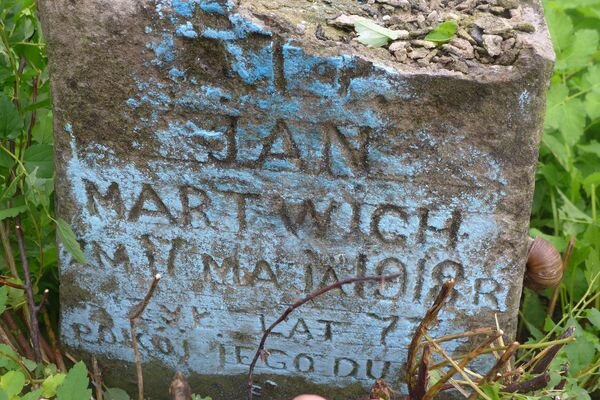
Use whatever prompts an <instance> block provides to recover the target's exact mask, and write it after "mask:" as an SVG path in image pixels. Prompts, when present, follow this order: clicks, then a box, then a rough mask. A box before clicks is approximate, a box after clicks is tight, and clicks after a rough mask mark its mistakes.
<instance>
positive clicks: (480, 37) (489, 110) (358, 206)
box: [40, 0, 553, 399]
mask: <svg viewBox="0 0 600 400" xmlns="http://www.w3.org/2000/svg"><path fill="white" fill-rule="evenodd" d="M446 3H447V2H437V3H436V4H435V5H434V4H433V2H417V1H414V2H402V1H399V2H394V1H386V2H383V1H382V2H380V3H373V2H370V3H369V4H366V3H365V2H358V1H355V0H340V1H334V2H326V1H304V0H296V1H291V0H286V1H284V0H272V1H268V0H253V1H249V0H241V1H237V2H235V1H231V0H230V1H223V0H187V1H186V0H157V1H148V0H144V1H138V0H127V1H125V0H124V1H118V2H116V1H108V0H83V1H80V2H73V1H67V0H42V1H40V14H41V16H42V19H43V23H44V28H45V32H46V35H47V40H48V53H49V59H50V65H51V78H52V87H53V97H54V110H55V114H54V115H55V137H56V159H57V161H56V165H57V187H56V193H57V208H58V212H59V215H61V216H62V217H64V218H65V219H67V221H69V222H70V223H71V224H72V226H73V227H74V231H75V232H76V235H77V237H78V239H79V240H80V243H81V245H82V248H83V250H84V253H85V255H86V258H87V263H86V264H85V265H82V264H79V263H77V262H76V261H75V260H74V259H73V258H72V257H71V256H70V255H69V254H68V253H67V252H66V251H61V254H60V260H61V304H62V312H61V331H62V339H63V342H64V344H65V345H66V346H68V347H69V348H71V349H73V350H74V351H79V352H80V353H79V354H96V355H101V356H103V357H104V359H105V363H106V364H107V365H110V368H108V374H109V375H110V374H111V373H112V375H120V376H126V374H125V373H123V372H122V370H121V366H122V365H127V366H129V367H130V366H131V364H130V363H131V361H132V360H133V350H132V347H131V343H130V340H129V320H128V313H129V311H130V309H131V308H132V306H133V305H135V304H137V303H138V302H139V301H140V300H141V299H142V298H143V297H144V295H145V294H146V291H147V290H148V288H149V285H150V282H151V280H152V276H153V275H154V274H155V273H161V274H162V275H163V279H162V281H161V282H160V284H159V287H158V290H157V291H156V293H155V295H154V297H153V298H152V300H151V302H150V304H149V307H148V309H147V310H146V312H145V313H144V315H143V317H142V318H141V320H140V321H139V328H138V334H139V344H140V351H141V354H142V358H143V360H144V362H145V363H146V367H145V368H146V369H145V374H146V382H147V385H150V389H148V390H147V393H149V395H150V397H151V398H161V397H165V396H166V388H167V384H168V381H169V379H170V377H171V376H172V373H171V372H169V371H175V370H182V371H184V372H185V373H186V374H188V375H190V376H192V377H193V379H197V380H195V381H194V380H193V382H197V383H198V385H200V386H198V387H196V389H197V392H199V393H200V394H203V395H208V394H210V395H211V396H213V398H215V399H232V398H243V396H244V394H243V393H244V392H245V389H246V387H245V378H244V374H246V373H247V372H248V364H249V362H250V360H251V358H252V356H253V354H254V351H255V350H256V348H257V345H258V342H259V339H260V336H261V334H262V333H263V331H264V329H265V327H266V326H268V325H270V324H271V323H272V322H273V321H274V320H275V319H276V318H277V317H278V316H279V315H280V314H281V313H282V312H283V311H284V310H285V309H286V308H287V306H288V305H289V304H291V303H292V302H293V301H294V300H296V299H299V298H302V297H304V296H306V295H307V294H309V293H311V292H313V291H315V290H317V289H319V288H321V287H324V286H326V285H329V284H331V283H333V282H335V281H337V280H340V279H343V278H348V277H356V276H368V275H382V274H391V273H400V274H401V277H400V278H399V279H398V280H396V281H394V282H392V283H388V284H386V285H384V286H381V285H379V284H365V285H350V286H347V287H344V288H342V289H340V290H335V291H333V292H330V293H328V294H326V295H324V296H323V297H322V298H319V299H317V300H316V301H314V302H311V303H310V304H307V305H306V306H304V307H303V308H301V309H299V310H298V311H297V312H295V313H294V314H292V315H291V316H290V318H289V319H288V320H287V321H286V322H285V323H283V324H282V325H280V326H279V327H277V329H275V331H274V332H273V334H272V335H271V336H270V338H269V340H268V341H267V346H266V348H267V349H268V351H269V352H270V356H269V357H268V358H267V359H266V362H259V363H258V367H257V369H256V373H257V374H258V375H259V376H258V378H257V379H256V383H257V384H259V385H261V386H263V389H264V390H265V391H266V392H265V393H267V394H266V395H265V394H264V393H263V394H264V396H263V398H285V396H288V395H289V394H290V393H294V392H296V393H298V392H301V391H302V390H303V388H306V387H308V386H304V385H305V384H304V383H302V382H304V381H306V382H310V383H311V384H315V385H326V386H327V387H328V390H330V392H329V393H330V394H331V395H332V398H348V397H344V396H348V393H351V392H350V391H346V392H343V391H342V389H343V388H344V387H347V386H352V387H353V388H354V389H353V390H354V392H358V391H359V390H362V388H367V387H369V385H371V384H372V383H373V382H374V380H375V379H376V378H380V377H383V378H384V379H385V380H386V381H387V382H389V383H390V384H392V385H393V386H394V387H397V388H399V389H401V390H405V388H403V386H401V382H402V380H403V379H404V378H403V374H404V363H405V361H406V360H405V359H406V349H407V345H408V343H409V341H410V337H411V335H412V333H413V331H414V329H415V328H416V326H417V324H418V323H419V321H420V320H421V318H422V316H423V315H424V313H425V311H426V310H427V308H428V307H429V306H430V305H431V303H432V301H433V299H434V297H435V295H436V294H437V291H438V289H439V288H440V286H441V284H442V283H443V282H444V281H445V280H447V279H449V278H454V279H455V280H456V288H455V290H454V292H453V294H452V297H451V299H450V301H449V304H448V306H447V307H446V308H445V309H444V311H443V312H442V314H441V316H440V323H439V325H438V326H437V327H436V328H435V329H433V331H432V335H434V336H439V335H444V334H448V333H456V332H462V331H466V330H469V329H472V328H475V327H480V326H494V325H495V322H494V321H495V320H494V317H495V315H497V316H498V320H499V321H500V325H501V327H502V328H503V330H504V331H505V332H506V333H507V339H508V338H510V336H513V335H514V332H515V323H516V318H517V312H518V306H519V298H520V294H521V286H522V279H523V278H522V277H523V273H524V266H525V257H526V250H527V249H526V247H527V240H526V239H527V229H528V221H529V214H530V203H531V198H532V190H533V184H534V172H535V166H536V160H537V150H538V144H539V141H540V135H541V124H542V118H543V109H544V92H545V89H546V85H547V82H548V79H549V76H550V72H551V67H552V60H553V53H552V50H551V45H550V42H549V38H548V34H547V30H546V28H545V25H544V21H543V16H542V14H541V9H540V5H539V3H538V2H536V1H522V2H518V3H517V2H500V3H501V4H504V6H498V5H494V4H495V2H494V4H492V5H490V4H487V2H485V1H479V2H477V4H478V5H479V6H478V8H477V9H469V8H466V9H465V8H464V7H463V8H462V9H461V7H460V4H458V5H455V7H453V4H454V3H460V2H450V4H446ZM513 3H515V4H513ZM486 7H487V8H486ZM340 14H341V15H342V18H340ZM348 15H358V16H360V18H370V19H373V20H374V21H375V22H377V23H379V24H383V25H386V26H388V27H389V28H390V29H392V30H395V31H396V32H398V35H400V36H401V38H400V39H401V40H399V41H396V42H394V43H393V44H392V45H390V48H389V49H388V48H370V47H368V46H366V45H364V44H361V43H359V42H358V41H357V40H354V39H352V35H353V34H352V32H351V29H350V30H348V29H347V27H346V26H344V22H343V21H341V22H340V19H342V20H343V19H344V17H347V16H348ZM432 15H433V17H432ZM409 17H410V18H412V17H415V18H412V19H410V18H409ZM451 18H455V19H456V18H457V19H459V20H460V23H459V26H460V29H459V31H458V32H457V34H456V35H455V38H454V39H452V41H451V42H449V43H438V44H437V46H436V44H433V45H432V43H431V42H422V39H423V38H424V35H425V34H426V33H427V32H428V31H429V30H431V29H432V28H433V27H435V25H436V24H437V23H439V22H442V21H444V20H447V19H451ZM394 24H395V25H394ZM413 39H416V40H417V41H414V40H413ZM451 346H452V345H451ZM454 346H460V343H456V344H454ZM111 360H112V361H111ZM127 371H128V373H130V372H131V369H128V370H127ZM267 379H268V381H267ZM306 385H308V383H307V384H306ZM269 390H270V392H269ZM354 392H352V393H354ZM269 393H270V394H269ZM336 393H337V394H336ZM339 393H346V394H345V395H341V394H339ZM265 396H266V397H265ZM269 396H270V397H269ZM336 396H337V397H336Z"/></svg>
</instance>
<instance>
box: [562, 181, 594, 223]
mask: <svg viewBox="0 0 600 400" xmlns="http://www.w3.org/2000/svg"><path fill="white" fill-rule="evenodd" d="M556 190H557V191H558V194H559V195H560V197H562V199H563V201H564V204H563V206H562V207H561V208H560V210H561V212H562V213H563V214H564V216H565V217H566V218H568V219H572V220H576V221H578V222H583V223H591V222H592V217H590V216H589V215H587V214H586V213H584V212H583V211H581V210H580V209H579V208H577V206H576V205H575V204H573V203H572V202H571V201H570V200H569V198H568V197H567V196H565V195H564V193H563V192H561V191H560V189H556Z"/></svg>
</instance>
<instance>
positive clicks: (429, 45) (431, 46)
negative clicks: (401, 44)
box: [410, 39, 436, 49]
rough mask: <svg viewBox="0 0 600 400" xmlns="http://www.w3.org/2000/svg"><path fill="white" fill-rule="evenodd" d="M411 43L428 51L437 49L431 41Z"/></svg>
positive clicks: (413, 41)
mask: <svg viewBox="0 0 600 400" xmlns="http://www.w3.org/2000/svg"><path fill="white" fill-rule="evenodd" d="M410 43H411V44H412V45H414V46H417V47H425V48H426V49H435V47H436V44H435V43H434V42H430V41H429V40H418V39H417V40H411V41H410Z"/></svg>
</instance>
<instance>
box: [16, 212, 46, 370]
mask: <svg viewBox="0 0 600 400" xmlns="http://www.w3.org/2000/svg"><path fill="white" fill-rule="evenodd" d="M15 231H16V236H17V244H18V246H19V254H20V256H21V266H22V267H23V279H24V282H23V283H24V285H23V286H25V294H26V295H27V305H28V307H29V324H28V325H29V329H30V330H31V343H32V344H33V356H34V360H35V362H38V363H39V362H40V361H41V360H42V353H41V351H40V328H39V326H38V320H37V312H36V305H35V300H34V298H33V285H32V283H31V273H30V272H29V261H28V260H27V253H26V251H25V236H24V235H23V229H22V227H21V217H20V216H18V215H17V216H16V217H15Z"/></svg>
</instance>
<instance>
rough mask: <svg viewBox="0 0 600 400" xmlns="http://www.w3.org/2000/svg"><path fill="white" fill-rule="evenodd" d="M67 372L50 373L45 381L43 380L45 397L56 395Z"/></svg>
mask: <svg viewBox="0 0 600 400" xmlns="http://www.w3.org/2000/svg"><path fill="white" fill-rule="evenodd" d="M66 377H67V375H66V374H63V373H58V374H56V375H50V376H49V377H47V378H46V379H44V382H42V395H43V396H44V397H52V396H55V395H56V389H57V388H58V387H59V386H60V385H62V384H63V382H64V381H65V378H66Z"/></svg>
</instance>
